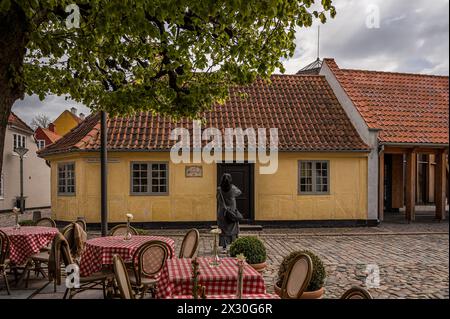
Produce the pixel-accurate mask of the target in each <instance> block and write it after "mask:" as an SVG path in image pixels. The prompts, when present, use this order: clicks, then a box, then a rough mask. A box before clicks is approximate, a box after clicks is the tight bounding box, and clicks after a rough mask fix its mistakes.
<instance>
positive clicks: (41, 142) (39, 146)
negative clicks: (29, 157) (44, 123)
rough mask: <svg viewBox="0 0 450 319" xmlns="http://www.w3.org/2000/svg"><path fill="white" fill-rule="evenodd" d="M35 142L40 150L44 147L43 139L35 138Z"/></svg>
mask: <svg viewBox="0 0 450 319" xmlns="http://www.w3.org/2000/svg"><path fill="white" fill-rule="evenodd" d="M36 143H37V147H38V149H39V150H42V149H44V148H45V140H37V141H36Z"/></svg>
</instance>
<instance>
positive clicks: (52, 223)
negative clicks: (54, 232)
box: [36, 217, 56, 228]
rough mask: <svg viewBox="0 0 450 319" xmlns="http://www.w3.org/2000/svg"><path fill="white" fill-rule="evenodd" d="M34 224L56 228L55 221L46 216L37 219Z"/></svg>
mask: <svg viewBox="0 0 450 319" xmlns="http://www.w3.org/2000/svg"><path fill="white" fill-rule="evenodd" d="M36 226H44V227H52V228H56V223H55V221H54V220H53V219H51V218H48V217H44V218H41V219H39V220H38V221H37V222H36Z"/></svg>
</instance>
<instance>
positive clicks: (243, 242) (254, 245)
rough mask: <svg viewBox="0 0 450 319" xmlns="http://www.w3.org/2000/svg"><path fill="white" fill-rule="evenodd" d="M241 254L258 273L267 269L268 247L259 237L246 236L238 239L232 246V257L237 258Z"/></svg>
mask: <svg viewBox="0 0 450 319" xmlns="http://www.w3.org/2000/svg"><path fill="white" fill-rule="evenodd" d="M239 254H243V255H244V256H245V258H246V260H247V263H248V264H250V266H252V267H253V268H254V269H255V270H257V271H258V272H262V271H263V270H264V269H265V268H266V259H267V253H266V247H265V246H264V244H263V242H262V241H261V240H260V239H259V238H258V237H255V236H246V237H240V238H238V239H236V240H235V241H234V242H233V243H232V244H231V246H230V255H231V256H232V257H236V256H237V255H239Z"/></svg>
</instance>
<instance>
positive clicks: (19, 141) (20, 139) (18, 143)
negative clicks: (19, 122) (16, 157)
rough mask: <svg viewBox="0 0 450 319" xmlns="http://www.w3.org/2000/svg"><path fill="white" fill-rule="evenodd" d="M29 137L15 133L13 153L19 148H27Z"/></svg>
mask: <svg viewBox="0 0 450 319" xmlns="http://www.w3.org/2000/svg"><path fill="white" fill-rule="evenodd" d="M26 141H27V137H26V136H25V135H22V134H19V133H13V151H14V150H15V149H16V148H18V147H26V146H27V142H26Z"/></svg>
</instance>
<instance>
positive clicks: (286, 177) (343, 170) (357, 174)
mask: <svg viewBox="0 0 450 319" xmlns="http://www.w3.org/2000/svg"><path fill="white" fill-rule="evenodd" d="M308 159H309V160H328V161H329V163H330V183H331V185H330V192H329V194H326V195H301V194H300V195H299V194H298V161H299V160H308ZM255 173H256V174H255V196H256V197H257V198H256V200H255V207H256V208H255V219H256V220H335V219H367V155H366V154H359V153H347V154H340V153H334V154H330V153H317V154H314V153H282V154H280V155H279V161H278V170H277V172H276V173H275V174H273V175H259V174H258V166H256V172H255Z"/></svg>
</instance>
